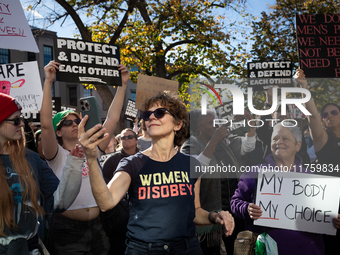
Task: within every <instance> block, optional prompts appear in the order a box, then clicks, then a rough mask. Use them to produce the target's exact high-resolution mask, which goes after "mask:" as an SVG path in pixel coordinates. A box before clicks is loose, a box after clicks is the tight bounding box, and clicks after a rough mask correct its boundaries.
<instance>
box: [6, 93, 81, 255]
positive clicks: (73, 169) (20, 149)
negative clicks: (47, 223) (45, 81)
mask: <svg viewBox="0 0 340 255" xmlns="http://www.w3.org/2000/svg"><path fill="white" fill-rule="evenodd" d="M0 102H1V105H0V187H1V196H0V254H15V255H24V254H25V255H27V254H43V253H42V247H41V245H40V244H39V239H38V235H37V231H38V226H39V224H38V216H42V215H43V214H44V213H49V212H52V211H55V210H56V211H59V212H62V211H65V210H66V209H67V208H68V207H69V206H70V205H71V204H72V203H73V201H74V199H75V198H76V196H77V195H78V192H79V190H80V185H81V171H80V168H79V166H81V164H82V161H83V157H84V154H83V151H82V149H81V147H80V146H76V147H75V148H73V149H72V150H71V152H70V155H71V156H70V157H69V159H68V160H67V162H66V165H65V167H64V169H63V175H62V177H61V179H60V182H59V180H58V178H57V177H56V176H55V175H54V174H53V172H52V170H51V168H49V167H48V166H47V165H46V163H45V162H44V161H43V160H42V159H41V158H40V156H39V154H38V153H35V152H33V151H30V150H28V149H25V136H24V133H23V127H24V122H23V118H22V117H21V109H22V108H21V106H20V104H19V103H18V102H17V101H16V100H15V99H14V98H12V97H10V96H8V95H5V94H3V93H0ZM42 206H43V207H42ZM39 252H40V253H39Z"/></svg>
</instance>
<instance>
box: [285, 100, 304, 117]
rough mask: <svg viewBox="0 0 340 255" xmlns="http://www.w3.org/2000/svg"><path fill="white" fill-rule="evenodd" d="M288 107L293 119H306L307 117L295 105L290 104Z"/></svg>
mask: <svg viewBox="0 0 340 255" xmlns="http://www.w3.org/2000/svg"><path fill="white" fill-rule="evenodd" d="M288 107H289V114H290V118H292V119H303V118H306V115H305V114H304V113H303V112H302V111H301V110H300V109H299V108H298V107H297V106H296V105H295V104H289V105H288Z"/></svg>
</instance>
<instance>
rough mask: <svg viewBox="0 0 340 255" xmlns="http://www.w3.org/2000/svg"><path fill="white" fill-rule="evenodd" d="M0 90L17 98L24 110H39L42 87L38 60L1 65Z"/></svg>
mask: <svg viewBox="0 0 340 255" xmlns="http://www.w3.org/2000/svg"><path fill="white" fill-rule="evenodd" d="M0 92H1V93H5V94H7V95H10V96H11V97H14V98H16V99H17V100H18V102H19V103H20V105H21V107H22V112H30V111H39V110H40V106H41V99H42V89H41V81H40V75H39V69H38V63H37V61H32V62H24V63H12V64H4V65H0Z"/></svg>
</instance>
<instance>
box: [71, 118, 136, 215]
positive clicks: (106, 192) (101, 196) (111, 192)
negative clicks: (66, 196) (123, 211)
mask: <svg viewBox="0 0 340 255" xmlns="http://www.w3.org/2000/svg"><path fill="white" fill-rule="evenodd" d="M87 120H88V116H85V117H84V118H83V119H82V121H81V122H80V124H79V133H78V137H79V142H80V144H81V145H82V147H83V149H84V152H85V155H86V159H87V163H88V166H89V171H90V183H91V189H92V193H93V196H94V198H95V200H96V202H97V205H98V206H99V208H100V210H101V211H103V212H104V211H107V210H110V209H111V208H113V207H115V206H116V205H117V204H118V203H119V201H120V200H122V198H123V197H124V195H125V194H126V192H127V190H128V188H129V186H130V183H131V177H130V175H129V174H128V173H125V172H118V173H116V174H115V175H114V177H113V179H112V180H111V182H110V183H109V184H108V186H106V183H105V180H104V178H103V175H102V172H101V170H100V168H99V164H98V161H97V154H98V152H97V146H98V145H99V144H100V143H102V142H103V141H104V140H108V137H109V134H108V133H106V129H105V128H102V129H100V128H101V124H97V125H96V126H94V127H93V128H91V129H90V130H88V131H87V132H86V133H85V130H84V125H85V123H86V121H87ZM99 129H100V130H99ZM98 130H99V131H98ZM97 131H98V132H97ZM96 132H97V133H96ZM101 135H104V136H103V138H101V139H99V137H100V136H101Z"/></svg>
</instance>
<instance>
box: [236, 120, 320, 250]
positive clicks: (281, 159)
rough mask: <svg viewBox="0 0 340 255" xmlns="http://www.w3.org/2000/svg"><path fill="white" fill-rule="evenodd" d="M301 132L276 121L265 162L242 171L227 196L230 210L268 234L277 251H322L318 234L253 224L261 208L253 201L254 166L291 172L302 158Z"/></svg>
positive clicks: (260, 231)
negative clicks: (235, 185)
mask: <svg viewBox="0 0 340 255" xmlns="http://www.w3.org/2000/svg"><path fill="white" fill-rule="evenodd" d="M301 140H302V134H301V132H300V130H299V128H297V127H293V126H288V125H285V126H283V125H282V124H281V123H279V124H276V125H275V126H274V129H273V134H272V138H271V151H272V154H271V155H269V156H267V157H266V164H262V165H261V166H260V165H258V166H255V167H254V168H253V171H252V172H249V173H244V174H243V175H242V176H241V179H240V181H239V183H238V188H237V189H236V191H235V194H234V196H233V197H232V198H231V211H232V213H233V214H234V215H236V217H239V218H241V219H244V220H245V222H246V229H247V230H250V231H253V232H256V233H263V232H266V233H267V234H269V235H270V236H271V237H272V238H273V239H274V240H275V241H276V243H277V247H278V252H279V254H324V248H325V247H324V243H323V239H322V235H320V234H313V233H307V232H301V231H296V230H287V229H280V228H269V227H261V226H255V225H254V220H257V219H258V218H259V217H261V215H262V210H261V208H260V207H259V206H258V205H255V204H254V197H255V184H256V175H257V171H256V169H260V168H261V167H266V168H267V169H268V168H269V167H272V168H277V167H279V168H280V169H283V171H291V170H293V169H299V168H300V167H301V165H302V159H301V157H300V156H299V155H297V154H296V153H297V152H298V151H299V149H300V147H301ZM303 172H305V169H303Z"/></svg>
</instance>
